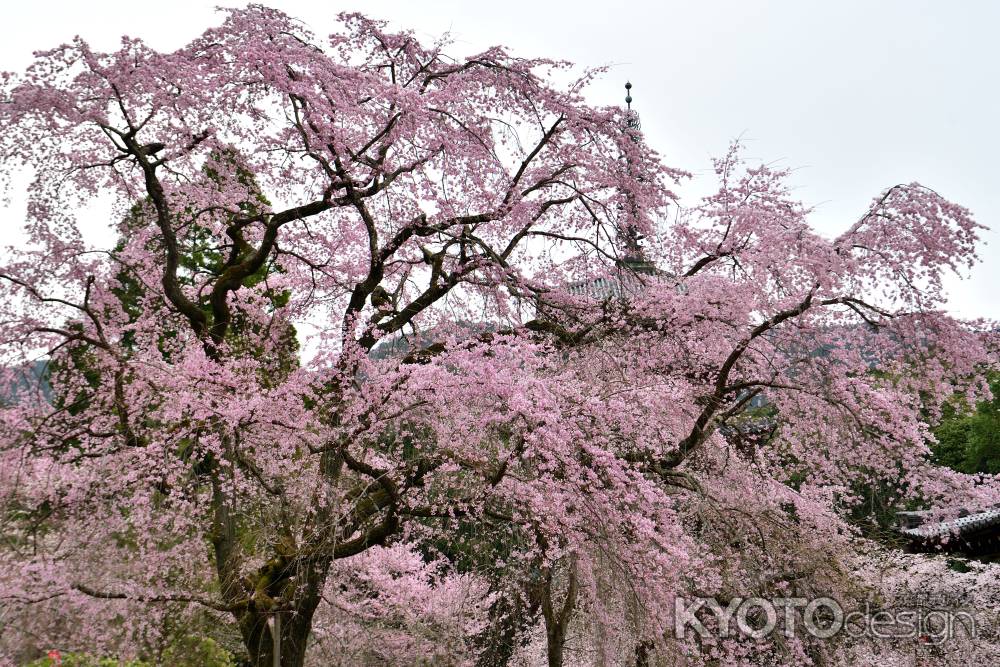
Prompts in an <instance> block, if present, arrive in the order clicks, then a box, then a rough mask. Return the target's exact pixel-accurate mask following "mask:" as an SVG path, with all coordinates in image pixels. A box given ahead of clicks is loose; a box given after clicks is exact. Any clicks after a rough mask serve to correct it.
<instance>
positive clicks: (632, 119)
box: [625, 81, 642, 138]
mask: <svg viewBox="0 0 1000 667" xmlns="http://www.w3.org/2000/svg"><path fill="white" fill-rule="evenodd" d="M640 127H642V125H641V124H640V123H639V114H638V113H636V112H635V111H633V110H632V82H631V81H626V82H625V129H626V130H627V131H628V133H629V134H630V135H633V133H634V132H635V131H636V130H638V129H639V128H640ZM633 138H634V135H633Z"/></svg>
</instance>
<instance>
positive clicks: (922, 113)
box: [0, 0, 1000, 318]
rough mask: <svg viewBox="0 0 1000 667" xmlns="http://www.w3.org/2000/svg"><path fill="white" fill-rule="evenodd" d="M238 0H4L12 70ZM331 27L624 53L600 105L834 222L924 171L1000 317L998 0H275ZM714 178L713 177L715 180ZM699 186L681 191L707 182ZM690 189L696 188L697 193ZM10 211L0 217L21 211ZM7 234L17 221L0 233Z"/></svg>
mask: <svg viewBox="0 0 1000 667" xmlns="http://www.w3.org/2000/svg"><path fill="white" fill-rule="evenodd" d="M219 4H221V5H238V4H242V3H239V2H233V1H232V0H230V1H228V2H227V1H226V0H218V1H215V0H202V1H199V0H173V1H172V2H163V3H154V2H149V3H146V2H136V1H135V0H128V1H112V0H108V1H104V0H89V1H85V2H73V1H70V0H64V1H53V0H36V1H35V2H16V3H14V2H11V3H5V4H4V5H3V6H2V8H0V70H14V71H16V70H20V69H22V68H23V67H25V66H26V65H27V64H28V63H29V62H30V60H31V52H32V50H34V49H39V48H48V47H51V46H55V45H57V44H59V43H62V42H64V41H66V40H67V39H69V38H71V37H72V36H73V35H75V34H80V35H81V36H83V37H84V38H85V39H87V40H88V41H90V42H91V43H92V44H93V45H94V46H95V47H96V48H99V49H102V50H105V49H111V48H114V47H115V46H116V45H117V42H118V38H119V37H120V36H121V35H122V34H128V35H130V36H135V37H141V38H142V39H144V40H146V41H147V42H148V43H150V44H151V45H152V46H154V47H156V48H159V49H172V48H176V47H178V46H181V45H182V44H184V43H185V42H187V41H188V40H189V39H191V38H192V37H194V36H195V35H197V34H199V33H200V32H201V31H202V30H203V29H204V28H205V27H207V26H208V25H211V24H215V23H217V22H218V21H219V17H218V16H217V15H216V14H215V11H214V7H215V6H216V5H219ZM265 4H270V5H271V6H274V7H278V8H280V9H283V10H285V11H286V12H288V13H289V14H292V15H294V16H296V17H298V18H300V19H302V20H304V21H305V22H306V23H307V24H309V25H310V26H311V27H312V28H313V30H314V31H315V32H316V33H317V34H320V35H325V34H328V33H330V32H332V31H333V29H334V26H335V23H334V17H335V15H336V13H337V12H339V11H344V10H348V11H363V12H364V13H366V14H368V15H369V16H372V17H377V18H383V19H386V20H388V21H389V22H390V24H392V25H393V26H395V27H399V28H410V29H413V30H415V31H416V32H417V34H418V35H419V36H421V37H426V38H428V39H430V38H433V37H436V36H438V35H440V34H441V33H443V32H446V31H450V32H451V33H452V34H453V36H454V38H455V39H456V40H457V42H458V44H457V45H456V46H457V49H458V50H460V51H462V52H473V51H479V50H481V49H484V48H486V47H488V46H491V45H494V44H504V45H506V46H508V47H510V48H511V49H512V50H513V51H514V52H515V53H517V54H518V55H523V56H548V57H553V58H560V59H567V60H571V61H574V62H576V63H578V64H580V65H582V66H597V65H606V64H611V65H613V66H614V67H613V69H612V72H611V74H609V75H607V76H606V77H605V78H604V79H603V80H602V81H600V82H599V83H598V84H596V85H595V86H593V88H592V89H591V90H590V93H589V95H590V99H591V101H592V102H594V103H596V104H613V103H619V102H621V100H622V97H623V96H624V89H623V84H624V82H625V80H626V79H631V81H632V83H633V84H634V86H635V87H634V88H633V91H632V92H633V97H634V98H635V101H634V103H633V106H634V107H635V108H636V109H637V110H638V111H639V112H640V114H641V118H642V124H643V129H644V131H645V132H646V136H647V139H648V141H649V142H650V143H651V144H652V146H653V147H654V148H656V149H657V150H658V151H659V152H660V153H661V154H662V155H663V156H664V158H665V160H666V161H667V162H668V163H669V164H670V165H671V166H676V167H680V168H683V169H687V170H688V171H691V172H694V173H695V174H696V175H706V174H707V170H708V168H709V158H710V157H711V156H713V155H718V154H720V153H722V152H723V151H724V150H725V149H726V146H727V145H728V143H729V142H730V140H731V139H733V138H735V137H738V136H741V137H743V140H744V142H745V143H746V145H747V147H748V155H749V156H751V157H753V158H759V159H761V160H766V161H768V162H775V163H777V164H779V165H782V166H785V167H789V168H793V169H795V176H794V184H795V186H796V188H797V193H798V195H799V196H800V197H801V198H802V199H803V200H804V201H805V202H807V203H809V204H812V205H815V206H816V207H817V212H816V214H815V216H814V218H813V222H814V224H815V225H816V226H817V227H818V228H819V229H820V230H821V231H823V232H824V233H826V234H829V235H833V234H835V233H837V232H838V231H839V230H841V229H843V228H844V227H846V226H847V225H849V224H850V223H851V222H852V221H853V220H854V219H855V218H856V217H857V215H858V214H859V213H861V212H863V211H864V209H865V207H866V205H867V203H868V201H869V200H870V198H871V197H873V196H874V195H876V194H877V193H878V192H879V191H880V190H882V189H883V188H885V187H887V186H890V185H893V184H895V183H900V182H910V181H914V180H917V181H920V182H921V183H924V184H925V185H928V186H930V187H933V188H934V189H935V190H937V191H938V192H940V193H942V194H943V195H945V196H946V197H949V198H951V199H953V200H955V201H957V202H959V203H961V204H963V205H965V206H967V207H969V208H971V209H972V211H973V212H974V213H975V214H976V216H977V218H978V219H979V221H980V222H982V223H984V224H986V225H988V226H989V227H991V230H990V231H989V232H987V234H986V240H987V244H986V245H985V246H984V247H983V248H982V256H983V259H984V262H983V263H982V264H980V265H979V266H978V267H977V268H976V270H974V271H973V273H972V276H971V279H969V280H966V281H962V282H953V283H952V285H951V291H952V295H953V299H952V308H953V310H954V311H955V313H956V314H959V315H961V316H965V317H990V318H1000V298H997V296H996V293H997V291H998V290H1000V263H998V262H997V261H996V260H997V258H998V256H1000V184H998V183H997V180H998V176H1000V169H998V167H997V159H998V158H1000V46H998V44H1000V39H998V37H997V30H998V26H1000V2H991V1H989V0H981V1H972V0H966V1H963V2H945V1H944V0H938V1H936V2H921V1H914V0H909V1H906V2H904V1H902V0H893V1H889V0H881V1H879V2H871V1H868V2H865V1H861V0H838V1H837V2H829V1H828V2H823V3H820V2H807V1H802V0H799V1H794V0H787V1H781V2H779V1H767V2H737V1H735V0H734V1H729V2H721V1H715V2H709V1H703V2H678V1H669V2H667V1H661V2H632V3H624V4H620V5H619V4H617V3H614V2H610V1H608V0H602V1H594V0H576V1H573V2H570V1H565V0H547V1H545V2H543V1H540V0H533V1H524V0H502V1H499V2H481V1H480V2H458V1H457V0H456V1H450V2H449V1H443V0H442V1H436V0H426V1H416V0H410V1H407V0H367V1H366V2H361V1H359V0H321V1H316V2H309V1H306V0H271V2H269V3H265ZM702 189H703V188H702ZM701 191H702V190H701V189H699V185H698V184H697V183H696V184H695V185H694V186H692V187H690V188H687V189H686V190H685V191H683V193H684V194H686V193H688V192H690V193H695V192H701ZM689 203H690V202H689ZM17 215H18V212H17V211H16V210H15V209H8V210H6V211H3V212H2V218H0V225H2V227H0V229H3V230H10V229H12V227H13V226H16V225H18V224H19V222H20V221H19V220H15V219H12V218H14V217H16V216H17ZM3 234H4V236H7V235H8V234H9V231H4V232H3Z"/></svg>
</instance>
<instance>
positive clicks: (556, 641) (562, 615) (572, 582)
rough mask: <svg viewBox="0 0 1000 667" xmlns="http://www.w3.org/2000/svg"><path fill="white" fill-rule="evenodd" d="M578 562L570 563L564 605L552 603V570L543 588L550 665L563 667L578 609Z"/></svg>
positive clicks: (543, 614) (543, 613)
mask: <svg viewBox="0 0 1000 667" xmlns="http://www.w3.org/2000/svg"><path fill="white" fill-rule="evenodd" d="M576 594H577V580H576V564H575V563H573V562H572V561H571V562H570V564H569V581H568V582H567V584H566V597H565V598H564V599H563V604H562V607H561V608H560V609H558V610H556V609H555V608H554V606H553V604H552V572H551V571H549V573H548V576H547V577H546V579H545V584H544V589H543V590H542V617H543V618H544V619H545V641H546V651H547V653H548V658H549V667H562V664H563V649H564V648H565V646H566V630H567V629H568V628H569V622H570V619H571V618H572V617H573V611H574V610H575V609H576Z"/></svg>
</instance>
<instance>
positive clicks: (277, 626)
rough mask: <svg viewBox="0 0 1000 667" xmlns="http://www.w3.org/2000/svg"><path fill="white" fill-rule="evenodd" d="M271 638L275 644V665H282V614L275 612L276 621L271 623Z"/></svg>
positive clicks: (275, 666) (277, 666)
mask: <svg viewBox="0 0 1000 667" xmlns="http://www.w3.org/2000/svg"><path fill="white" fill-rule="evenodd" d="M271 639H272V642H273V646H274V650H273V653H274V667H281V614H280V613H279V612H274V621H273V622H272V623H271Z"/></svg>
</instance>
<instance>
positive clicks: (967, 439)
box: [933, 371, 1000, 475]
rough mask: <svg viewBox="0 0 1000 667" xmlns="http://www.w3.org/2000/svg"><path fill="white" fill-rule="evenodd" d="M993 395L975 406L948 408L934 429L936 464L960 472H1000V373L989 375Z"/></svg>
mask: <svg viewBox="0 0 1000 667" xmlns="http://www.w3.org/2000/svg"><path fill="white" fill-rule="evenodd" d="M987 380H988V382H989V385H990V391H992V392H993V398H992V400H989V401H981V402H980V403H979V404H978V405H976V406H975V408H974V409H970V408H969V407H968V406H967V405H964V404H963V403H961V402H956V403H955V404H953V405H948V406H946V408H945V412H944V415H943V417H942V419H941V422H940V423H939V424H938V425H937V426H936V427H935V428H934V436H935V438H937V443H935V444H934V445H933V450H934V458H935V460H936V462H937V463H940V464H941V465H945V466H948V467H949V468H953V469H954V470H957V471H959V472H964V473H969V474H974V473H986V474H991V475H996V474H998V473H1000V372H997V371H991V372H990V373H988V374H987Z"/></svg>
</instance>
